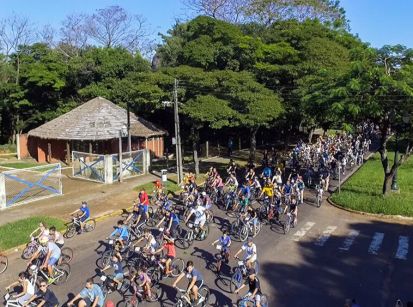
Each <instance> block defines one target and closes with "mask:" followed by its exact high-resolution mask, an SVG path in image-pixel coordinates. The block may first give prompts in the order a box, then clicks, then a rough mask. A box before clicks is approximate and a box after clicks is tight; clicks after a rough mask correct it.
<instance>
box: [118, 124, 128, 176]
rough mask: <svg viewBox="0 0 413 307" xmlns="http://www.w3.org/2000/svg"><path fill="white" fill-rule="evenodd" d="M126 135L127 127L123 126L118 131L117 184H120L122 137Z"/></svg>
mask: <svg viewBox="0 0 413 307" xmlns="http://www.w3.org/2000/svg"><path fill="white" fill-rule="evenodd" d="M127 135H128V127H127V126H126V125H125V124H124V125H123V126H122V128H121V129H120V130H119V182H122V179H123V178H122V173H123V172H122V164H123V162H122V137H125V136H127Z"/></svg>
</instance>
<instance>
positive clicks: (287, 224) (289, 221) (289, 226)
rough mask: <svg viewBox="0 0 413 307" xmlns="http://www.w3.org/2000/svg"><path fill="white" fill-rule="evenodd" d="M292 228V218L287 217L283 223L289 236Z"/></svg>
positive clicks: (285, 232)
mask: <svg viewBox="0 0 413 307" xmlns="http://www.w3.org/2000/svg"><path fill="white" fill-rule="evenodd" d="M290 228H291V217H290V216H289V215H287V216H286V218H285V220H284V223H283V230H284V234H287V233H288V232H289V231H290Z"/></svg>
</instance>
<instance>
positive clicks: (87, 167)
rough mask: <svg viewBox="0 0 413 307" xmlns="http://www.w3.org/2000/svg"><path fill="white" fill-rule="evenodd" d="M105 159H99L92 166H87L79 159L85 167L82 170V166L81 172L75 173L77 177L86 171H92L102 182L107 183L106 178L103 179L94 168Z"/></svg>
mask: <svg viewBox="0 0 413 307" xmlns="http://www.w3.org/2000/svg"><path fill="white" fill-rule="evenodd" d="M104 159H105V158H104V157H100V158H99V159H97V160H96V161H95V162H93V163H92V164H86V163H85V162H84V161H82V160H81V159H79V161H80V162H81V163H82V164H83V165H84V166H85V167H83V168H82V166H80V170H79V171H78V172H77V173H75V176H76V175H81V174H82V173H83V172H84V171H85V170H87V169H90V171H91V172H92V173H93V174H95V176H96V177H97V178H98V179H99V180H100V181H102V182H105V178H103V177H102V176H101V175H100V174H99V173H98V172H97V170H96V169H95V168H94V167H93V166H94V165H95V164H97V163H99V162H101V161H103V160H104Z"/></svg>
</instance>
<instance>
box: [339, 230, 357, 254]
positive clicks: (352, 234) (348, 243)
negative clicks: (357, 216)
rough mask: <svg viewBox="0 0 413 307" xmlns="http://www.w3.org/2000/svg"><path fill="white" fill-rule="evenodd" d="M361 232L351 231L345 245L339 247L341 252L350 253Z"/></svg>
mask: <svg viewBox="0 0 413 307" xmlns="http://www.w3.org/2000/svg"><path fill="white" fill-rule="evenodd" d="M359 234H360V232H359V231H358V230H350V232H349V234H348V235H347V237H346V239H345V240H344V242H343V245H342V246H341V247H339V248H338V249H339V250H342V251H348V250H349V249H350V247H351V246H352V245H353V243H354V240H355V239H356V238H357V237H358V235H359Z"/></svg>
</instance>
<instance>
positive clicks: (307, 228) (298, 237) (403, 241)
mask: <svg viewBox="0 0 413 307" xmlns="http://www.w3.org/2000/svg"><path fill="white" fill-rule="evenodd" d="M316 228H317V225H316V223H315V222H306V223H304V224H303V225H302V226H301V227H298V229H297V230H296V231H295V232H294V233H292V237H291V239H292V240H293V241H295V242H300V241H312V242H313V244H314V245H315V246H316V247H323V246H328V244H329V240H330V239H331V238H333V237H335V239H336V241H339V244H338V247H337V246H336V245H337V242H336V243H335V244H334V246H335V247H337V249H338V250H339V251H340V252H349V251H351V249H352V248H353V247H354V245H356V244H357V242H358V241H359V240H360V242H358V243H359V245H364V244H365V243H366V241H368V244H367V245H366V247H365V251H366V253H367V254H369V255H372V256H378V255H381V254H382V253H384V248H383V245H384V243H386V241H387V242H388V241H392V242H391V244H390V246H391V248H394V252H393V253H392V257H394V258H395V259H398V260H407V259H408V256H409V237H408V236H406V235H385V233H383V232H374V233H364V234H363V233H362V232H361V231H359V230H356V229H348V230H344V231H345V233H344V234H337V231H338V227H337V226H334V225H328V226H324V228H318V229H317V230H315V229H316ZM361 237H363V240H361ZM393 241H394V242H393ZM388 245H389V244H388ZM361 248H362V247H361ZM388 249H389V246H386V251H387V250H388Z"/></svg>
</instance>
